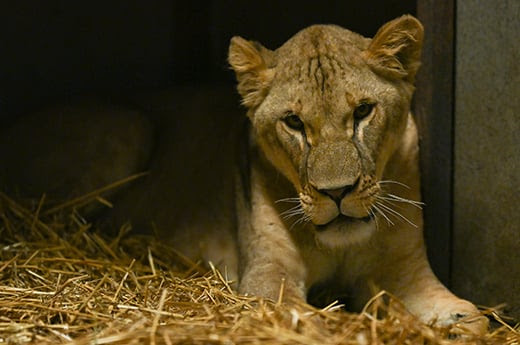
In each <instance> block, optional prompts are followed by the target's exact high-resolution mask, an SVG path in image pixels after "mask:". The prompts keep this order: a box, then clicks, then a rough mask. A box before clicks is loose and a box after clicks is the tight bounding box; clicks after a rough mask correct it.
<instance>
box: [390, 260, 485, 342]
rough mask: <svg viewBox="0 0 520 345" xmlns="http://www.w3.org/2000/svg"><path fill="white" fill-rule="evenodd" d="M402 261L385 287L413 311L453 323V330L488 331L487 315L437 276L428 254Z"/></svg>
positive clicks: (436, 322)
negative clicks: (449, 288)
mask: <svg viewBox="0 0 520 345" xmlns="http://www.w3.org/2000/svg"><path fill="white" fill-rule="evenodd" d="M401 263H402V264H399V263H397V265H395V268H396V270H395V271H394V274H395V276H394V278H393V279H390V278H388V279H387V280H386V282H385V284H384V286H382V287H383V288H384V289H386V290H388V291H390V292H392V293H394V294H395V295H396V296H397V297H398V298H399V299H400V300H401V301H402V302H403V303H404V304H405V306H406V308H407V309H408V310H409V311H410V312H411V313H412V314H414V315H416V316H417V317H418V318H419V319H420V320H421V321H423V322H424V323H426V324H432V325H435V326H438V327H453V328H452V331H453V332H454V333H459V332H460V333H467V332H468V331H469V332H470V333H474V334H484V333H486V331H487V329H488V323H489V322H488V320H487V318H486V317H485V316H483V315H482V314H481V313H480V312H479V310H478V309H477V308H476V307H475V305H473V304H472V303H470V302H468V301H466V300H463V299H461V298H459V297H457V296H455V295H454V294H453V293H451V292H450V291H449V290H448V289H447V288H446V287H445V286H444V285H443V284H442V283H441V282H440V281H439V280H438V279H437V277H435V275H434V274H433V272H432V271H431V268H430V266H429V264H428V262H427V260H426V257H425V255H421V256H420V258H417V257H416V258H415V259H414V260H412V261H402V262H401Z"/></svg>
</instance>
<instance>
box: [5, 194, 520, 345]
mask: <svg viewBox="0 0 520 345" xmlns="http://www.w3.org/2000/svg"><path fill="white" fill-rule="evenodd" d="M88 199H89V200H90V199H96V196H95V195H90V196H89V198H88ZM97 200H98V201H101V202H103V203H105V204H106V202H105V201H104V200H103V199H101V198H99V197H97ZM85 201H86V200H85V199H83V200H78V201H77V202H72V203H71V202H69V203H66V204H63V205H61V206H60V205H58V206H57V207H53V208H48V207H46V204H47V203H46V202H45V199H44V198H42V200H40V201H39V202H35V203H34V204H31V203H29V202H26V203H20V202H15V201H14V200H13V199H12V198H10V197H9V196H7V195H5V194H2V193H0V248H1V251H0V343H7V344H26V343H34V344H69V343H73V344H360V345H364V344H367V345H368V344H501V345H503V344H509V345H513V344H517V345H518V344H520V327H519V326H518V325H517V326H516V327H515V326H512V325H511V324H507V323H506V322H504V321H503V319H501V318H499V317H498V315H497V313H496V312H494V311H492V310H488V314H489V315H490V317H491V318H492V319H494V320H496V322H495V327H494V330H493V331H491V332H490V333H489V334H487V335H485V336H483V337H479V338H475V337H471V336H467V337H465V338H461V337H453V336H449V330H446V329H434V328H431V327H429V326H426V325H423V324H421V323H420V322H418V321H417V320H415V319H414V317H413V316H411V315H410V314H408V313H407V312H406V311H405V309H404V308H403V307H402V305H401V304H400V303H399V302H398V301H397V300H395V299H394V298H392V297H391V296H389V295H388V294H385V293H381V294H380V295H378V296H376V297H375V298H374V299H372V300H371V301H370V302H369V303H368V304H367V306H366V307H365V310H364V311H363V312H362V313H360V314H353V313H348V312H346V311H344V310H343V309H342V308H341V306H340V305H338V304H332V305H330V306H328V307H326V308H324V309H316V308H314V307H311V306H309V305H307V304H303V303H298V302H294V303H291V304H284V303H280V302H279V301H265V300H261V299H258V298H253V297H247V296H240V295H238V294H237V293H235V292H234V291H233V289H232V287H231V286H230V283H229V282H228V281H227V280H226V278H225V272H222V273H221V272H218V271H217V270H215V269H213V268H211V267H210V268H209V269H206V268H205V267H203V265H202V264H201V263H193V262H190V261H189V260H188V259H186V258H184V257H183V256H182V255H180V254H179V253H176V252H175V251H174V250H172V249H171V248H166V247H164V246H161V244H160V243H158V242H157V241H154V239H153V238H147V237H142V236H141V237H140V236H137V235H131V234H128V231H129V229H130V226H125V227H122V228H121V229H120V230H119V235H118V236H116V237H115V238H108V237H106V236H103V235H102V234H100V233H98V232H96V229H95V228H94V227H93V226H92V225H91V224H89V223H88V222H86V221H85V220H84V219H83V218H82V217H81V216H80V214H79V213H78V212H77V209H78V206H79V205H80V204H82V203H84V202H85ZM87 201H88V200H87ZM94 202H95V201H94ZM22 205H23V206H22ZM280 293H281V294H283V285H282V286H281V289H280Z"/></svg>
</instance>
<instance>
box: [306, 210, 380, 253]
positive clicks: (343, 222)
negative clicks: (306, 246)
mask: <svg viewBox="0 0 520 345" xmlns="http://www.w3.org/2000/svg"><path fill="white" fill-rule="evenodd" d="M375 231H376V224H375V222H374V221H373V220H372V219H370V218H368V217H367V218H352V217H346V216H342V215H340V216H338V217H337V218H335V219H334V220H333V221H331V222H330V223H328V224H326V225H319V226H316V240H317V241H318V242H319V244H320V245H322V246H325V247H329V248H341V247H347V246H350V245H352V244H356V243H361V242H364V241H367V240H368V239H369V238H370V237H371V236H372V235H373V234H374V232H375Z"/></svg>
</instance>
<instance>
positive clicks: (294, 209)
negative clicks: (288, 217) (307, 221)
mask: <svg viewBox="0 0 520 345" xmlns="http://www.w3.org/2000/svg"><path fill="white" fill-rule="evenodd" d="M297 210H302V205H296V206H293V207H291V208H290V209H287V210H285V211H283V212H282V213H280V215H283V214H286V213H290V212H292V211H297Z"/></svg>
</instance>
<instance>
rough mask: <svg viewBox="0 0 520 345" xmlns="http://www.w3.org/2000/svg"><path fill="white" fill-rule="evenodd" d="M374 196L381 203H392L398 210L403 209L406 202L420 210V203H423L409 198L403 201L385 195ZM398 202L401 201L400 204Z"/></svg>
mask: <svg viewBox="0 0 520 345" xmlns="http://www.w3.org/2000/svg"><path fill="white" fill-rule="evenodd" d="M375 198H376V199H377V200H381V202H383V203H387V204H389V205H392V206H393V207H394V208H397V209H399V210H404V206H405V205H403V204H408V205H412V206H413V207H416V208H418V209H420V210H422V206H421V205H424V204H422V203H420V204H419V203H418V202H417V201H416V202H413V201H412V200H409V201H403V200H396V199H394V198H389V197H385V196H381V195H376V196H375ZM398 203H401V204H398Z"/></svg>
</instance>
